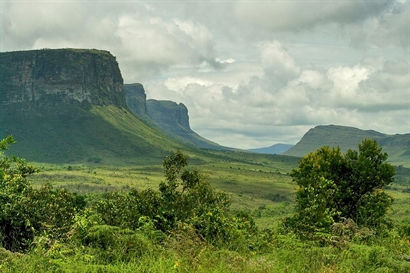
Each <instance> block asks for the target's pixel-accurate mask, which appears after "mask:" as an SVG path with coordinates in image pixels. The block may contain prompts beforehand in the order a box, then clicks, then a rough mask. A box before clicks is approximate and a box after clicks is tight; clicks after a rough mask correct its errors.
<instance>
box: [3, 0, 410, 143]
mask: <svg viewBox="0 0 410 273" xmlns="http://www.w3.org/2000/svg"><path fill="white" fill-rule="evenodd" d="M67 47H70V48H97V49H105V50H109V51H110V52H111V53H112V54H113V55H114V56H116V57H117V61H118V62H119V66H120V69H121V72H122V75H123V78H124V82H125V83H134V82H140V83H142V84H143V85H144V87H145V90H146V93H147V97H148V98H154V99H161V100H173V101H176V102H178V103H180V102H182V103H184V104H185V105H186V106H187V107H188V110H189V116H190V123H191V127H192V129H194V130H195V131H196V132H198V133H199V134H200V135H202V136H204V137H206V138H208V139H210V140H212V141H215V142H217V143H219V144H222V145H225V146H230V147H236V148H245V149H246V148H256V147H263V146H270V145H272V144H275V143H289V144H294V143H296V142H297V141H298V140H299V139H300V138H301V137H302V136H303V135H304V133H306V131H307V130H309V129H310V128H312V127H314V126H317V125H326V124H337V125H345V126H353V127H357V128H361V129H373V130H377V131H380V132H383V133H387V134H396V133H410V0H342V1H340V0H314V1H313V0H312V1H311V0H303V1H302V0H299V1H296V0H295V1H292V0H288V1H285V0H281V1H274V0H272V1H262V0H259V1H258V0H256V1H249V0H248V1H241V0H238V1H229V0H228V1H226V0H225V1H175V0H174V1H165V0H163V1H155V0H151V1H124V0H118V1H106V0H102V1H91V0H88V1H86V0H53V1H37V0H29V1H19V0H13V1H4V0H0V51H14V50H27V49H39V48H67Z"/></svg>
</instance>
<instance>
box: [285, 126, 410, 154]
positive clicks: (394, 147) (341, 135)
mask: <svg viewBox="0 0 410 273" xmlns="http://www.w3.org/2000/svg"><path fill="white" fill-rule="evenodd" d="M365 138H371V139H374V140H376V141H377V142H378V143H379V145H380V146H381V147H382V148H383V150H384V151H385V152H387V153H388V154H389V160H391V161H397V162H406V161H407V162H408V161H409V160H410V134H397V135H387V134H383V133H380V132H376V131H373V130H361V129H358V128H354V127H347V126H338V125H320V126H317V127H315V128H312V129H310V130H309V131H308V132H307V133H306V134H305V135H304V136H303V137H302V139H301V140H300V141H299V142H298V143H297V144H296V145H295V146H293V147H292V148H291V149H289V150H288V151H287V152H285V153H284V154H285V155H291V156H299V157H301V156H304V155H306V154H308V153H309V152H312V151H315V150H316V149H318V148H320V147H322V146H325V145H326V146H339V147H340V148H341V150H342V151H343V152H345V151H347V150H348V149H357V145H358V144H359V143H360V142H361V141H362V140H363V139H365Z"/></svg>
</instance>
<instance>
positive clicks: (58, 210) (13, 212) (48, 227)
mask: <svg viewBox="0 0 410 273" xmlns="http://www.w3.org/2000/svg"><path fill="white" fill-rule="evenodd" d="M12 143H14V139H13V138H12V137H11V136H10V137H7V138H5V139H4V140H2V141H0V152H1V151H2V150H5V149H7V147H8V145H9V144H12ZM36 171H37V170H36V169H35V168H34V167H32V166H30V165H28V164H27V163H26V161H25V160H23V159H20V158H17V157H7V156H5V155H4V154H0V242H1V245H2V246H3V247H4V248H6V249H9V250H12V251H24V250H26V249H27V248H28V247H29V246H30V244H31V242H32V241H33V239H34V236H35V235H36V234H40V233H41V232H43V231H46V232H49V233H50V235H51V236H53V237H60V236H62V235H63V234H64V233H65V232H67V231H68V230H69V229H70V225H71V222H72V220H73V218H74V215H75V213H76V209H77V206H78V207H79V208H81V205H80V204H81V198H76V195H74V194H72V193H69V192H67V191H65V190H56V189H52V188H51V186H45V187H42V188H41V189H39V190H36V189H33V188H32V187H31V185H30V183H29V181H28V179H27V178H28V176H29V175H31V174H33V173H35V172H36Z"/></svg>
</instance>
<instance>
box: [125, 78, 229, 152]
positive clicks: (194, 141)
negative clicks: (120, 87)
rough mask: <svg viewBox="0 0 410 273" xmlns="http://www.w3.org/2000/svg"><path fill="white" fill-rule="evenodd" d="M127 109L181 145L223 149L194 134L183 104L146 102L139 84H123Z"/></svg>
mask: <svg viewBox="0 0 410 273" xmlns="http://www.w3.org/2000/svg"><path fill="white" fill-rule="evenodd" d="M124 95H125V101H126V103H127V107H128V109H130V110H131V112H133V113H134V114H135V115H137V116H138V117H139V118H141V119H143V120H145V121H146V122H147V123H149V124H152V125H154V126H156V127H157V128H159V129H160V130H161V131H163V132H164V133H165V134H166V135H168V136H170V137H172V138H174V139H176V140H178V141H179V142H181V143H184V144H188V145H193V146H196V147H199V148H207V149H218V150H220V149H225V147H222V146H220V145H218V144H216V143H214V142H212V141H209V140H207V139H205V138H203V137H201V136H200V135H198V134H197V133H195V132H194V131H193V130H192V129H191V127H190V125H189V116H188V109H187V107H186V106H185V105H184V104H183V103H179V104H178V103H176V102H173V101H169V100H153V99H149V100H146V94H145V90H144V87H143V86H142V84H140V83H133V84H124Z"/></svg>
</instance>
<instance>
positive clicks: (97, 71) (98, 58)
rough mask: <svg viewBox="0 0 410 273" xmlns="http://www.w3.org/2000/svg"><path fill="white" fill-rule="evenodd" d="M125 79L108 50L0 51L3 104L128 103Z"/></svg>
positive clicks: (1, 97) (0, 94)
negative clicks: (126, 101) (124, 85)
mask: <svg viewBox="0 0 410 273" xmlns="http://www.w3.org/2000/svg"><path fill="white" fill-rule="evenodd" d="M122 85H123V79H122V76H121V72H120V70H119V67H118V63H117V61H116V59H115V57H114V56H113V55H111V54H110V53H109V52H108V51H102V50H94V49H92V50H88V49H44V50H30V51H17V52H5V53H0V105H3V106H4V105H9V104H16V103H23V104H25V105H38V104H42V103H47V104H50V103H51V104H52V103H56V104H58V103H61V102H64V103H72V102H78V103H84V102H85V103H90V104H95V105H110V104H113V105H116V106H120V107H123V106H125V100H124V96H123V91H122Z"/></svg>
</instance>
